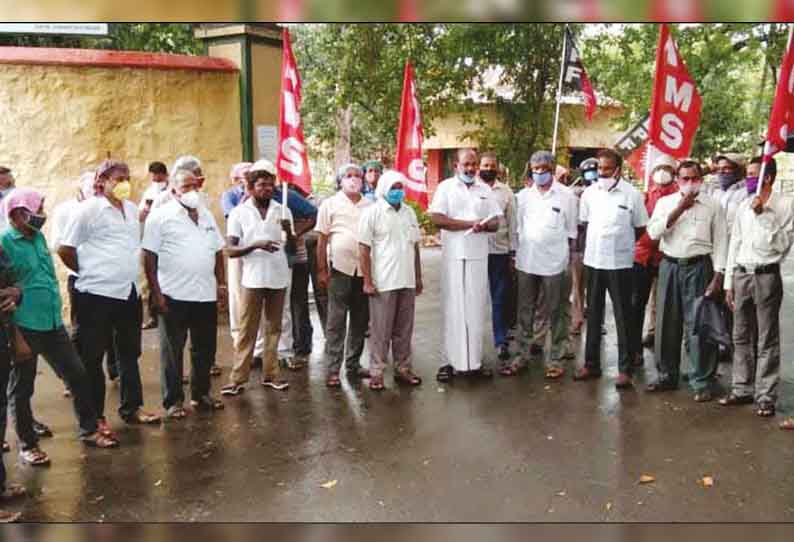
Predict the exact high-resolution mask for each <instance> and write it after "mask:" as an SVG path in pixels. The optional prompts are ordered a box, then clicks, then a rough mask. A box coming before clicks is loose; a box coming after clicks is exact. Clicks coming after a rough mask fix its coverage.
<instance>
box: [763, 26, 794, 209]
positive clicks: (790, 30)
mask: <svg viewBox="0 0 794 542" xmlns="http://www.w3.org/2000/svg"><path fill="white" fill-rule="evenodd" d="M793 34H794V26H791V25H789V27H788V40H787V41H786V52H785V53H783V55H784V56H785V55H786V54H787V53H788V50H789V48H790V47H791V37H792V35H793ZM777 84H778V85H779V84H780V81H778V83H777ZM775 94H777V92H775ZM766 145H767V141H766V138H764V146H763V148H762V149H761V156H762V157H763V158H762V159H761V171H760V173H759V174H758V184H757V185H756V187H755V195H756V196H758V195H760V194H761V186H762V185H763V184H764V175H765V174H766V160H765V159H764V158H766Z"/></svg>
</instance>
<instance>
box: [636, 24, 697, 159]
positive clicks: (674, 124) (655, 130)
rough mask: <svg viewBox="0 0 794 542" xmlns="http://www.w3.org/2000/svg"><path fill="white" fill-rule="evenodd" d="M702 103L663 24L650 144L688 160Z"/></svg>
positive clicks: (650, 127) (657, 58)
mask: <svg viewBox="0 0 794 542" xmlns="http://www.w3.org/2000/svg"><path fill="white" fill-rule="evenodd" d="M701 104H702V100H701V99H700V94H699V93H698V90H697V87H696V86H695V81H694V80H693V79H692V77H691V76H690V75H689V72H688V71H687V69H686V66H685V65H684V60H683V59H682V58H681V55H680V54H679V53H678V47H676V44H675V41H674V40H673V37H672V36H671V35H670V30H669V29H668V28H667V25H666V24H663V25H661V28H660V30H659V45H658V47H657V49H656V78H655V80H654V84H653V97H652V99H651V121H650V126H649V130H648V132H649V140H650V143H651V145H653V146H654V147H655V149H656V150H658V151H661V152H663V153H665V154H669V155H670V156H672V157H673V158H677V159H681V158H685V157H687V156H689V151H690V150H691V148H692V142H693V140H694V138H695V132H696V131H697V129H698V124H699V123H700V107H701Z"/></svg>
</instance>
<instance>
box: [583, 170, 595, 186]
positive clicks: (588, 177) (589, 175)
mask: <svg viewBox="0 0 794 542" xmlns="http://www.w3.org/2000/svg"><path fill="white" fill-rule="evenodd" d="M596 179H598V171H596V170H595V169H591V170H589V171H585V172H584V182H585V184H590V183H592V182H594V181H595V180H596Z"/></svg>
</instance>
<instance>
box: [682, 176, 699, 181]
mask: <svg viewBox="0 0 794 542" xmlns="http://www.w3.org/2000/svg"><path fill="white" fill-rule="evenodd" d="M700 179H701V178H700V177H679V178H678V180H679V181H686V182H689V181H699V180H700Z"/></svg>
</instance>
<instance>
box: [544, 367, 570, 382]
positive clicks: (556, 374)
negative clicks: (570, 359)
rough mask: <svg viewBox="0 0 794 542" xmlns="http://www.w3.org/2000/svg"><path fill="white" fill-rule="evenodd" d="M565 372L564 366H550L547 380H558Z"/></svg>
mask: <svg viewBox="0 0 794 542" xmlns="http://www.w3.org/2000/svg"><path fill="white" fill-rule="evenodd" d="M564 374H565V369H563V368H562V367H548V368H547V369H546V374H545V375H544V378H545V379H546V380H557V379H558V378H560V377H562V376H563V375H564Z"/></svg>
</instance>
